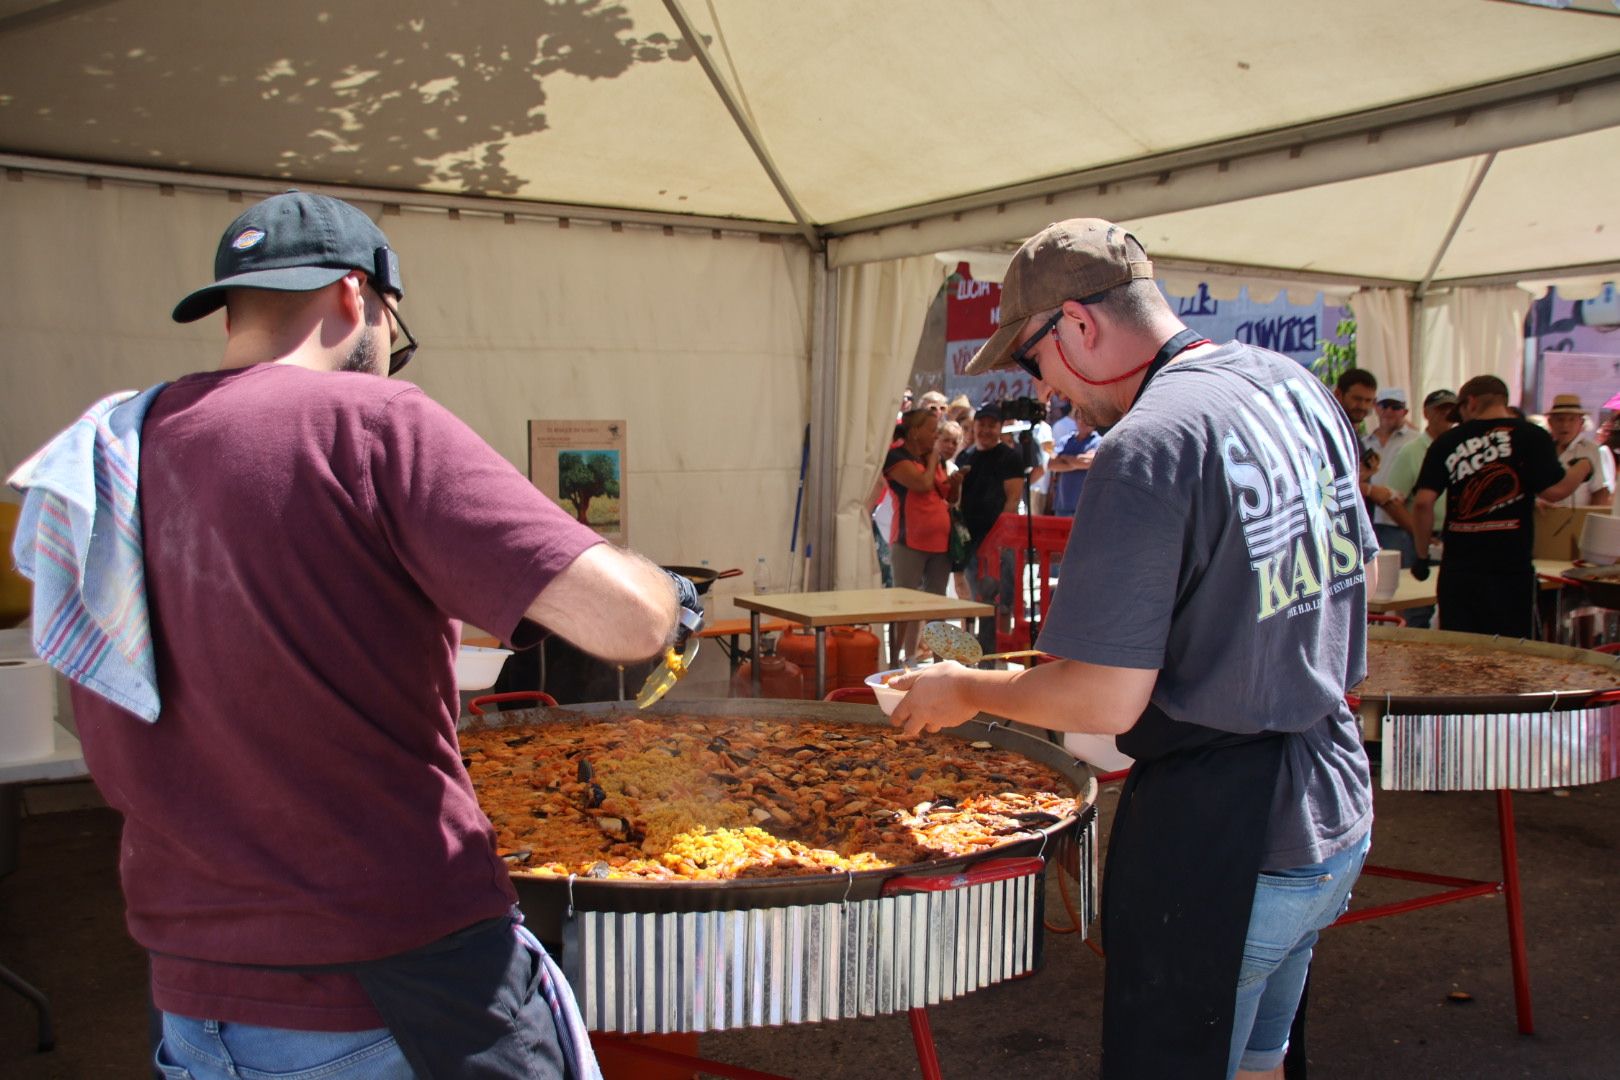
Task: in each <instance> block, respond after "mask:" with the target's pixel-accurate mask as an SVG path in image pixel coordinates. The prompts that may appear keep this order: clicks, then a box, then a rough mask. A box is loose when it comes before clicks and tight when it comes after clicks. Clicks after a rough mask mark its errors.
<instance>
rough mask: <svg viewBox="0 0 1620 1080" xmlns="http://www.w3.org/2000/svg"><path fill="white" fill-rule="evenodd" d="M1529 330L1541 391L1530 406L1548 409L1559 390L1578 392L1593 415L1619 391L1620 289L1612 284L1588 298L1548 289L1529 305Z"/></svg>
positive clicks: (1526, 330)
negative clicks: (1567, 297) (1560, 294)
mask: <svg viewBox="0 0 1620 1080" xmlns="http://www.w3.org/2000/svg"><path fill="white" fill-rule="evenodd" d="M1525 333H1526V336H1528V337H1530V338H1532V339H1534V341H1535V343H1536V350H1535V351H1536V358H1537V369H1538V370H1537V379H1536V382H1537V384H1538V392H1537V393H1536V395H1535V401H1534V405H1533V406H1527V407H1533V409H1534V411H1538V412H1545V411H1546V410H1547V409H1548V408H1549V407H1550V406H1551V405H1552V399H1553V396H1554V395H1555V394H1576V395H1578V396H1579V397H1580V399H1581V404H1582V405H1584V406H1585V407H1586V409H1587V412H1588V414H1589V415H1591V416H1593V417H1594V418H1595V417H1596V416H1597V413H1598V410H1600V409H1602V408H1603V407H1604V405H1605V404H1607V403H1608V402H1609V401H1610V400H1611V399H1612V398H1614V397H1615V395H1617V394H1620V293H1617V292H1616V290H1615V287H1614V285H1613V284H1612V283H1611V284H1609V285H1606V286H1604V289H1603V292H1602V293H1601V294H1600V295H1598V296H1596V297H1593V298H1592V299H1590V300H1565V299H1564V298H1562V297H1560V296H1559V295H1558V292H1557V290H1555V289H1549V290H1548V291H1547V295H1545V296H1543V297H1542V298H1541V299H1539V300H1537V301H1536V302H1535V303H1533V304H1531V305H1530V314H1529V315H1528V316H1526V318H1525ZM1526 396H1527V397H1528V396H1529V395H1526Z"/></svg>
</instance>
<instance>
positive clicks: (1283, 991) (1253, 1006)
mask: <svg viewBox="0 0 1620 1080" xmlns="http://www.w3.org/2000/svg"><path fill="white" fill-rule="evenodd" d="M1371 842H1372V834H1371V833H1370V832H1369V833H1368V834H1367V835H1366V836H1364V837H1362V838H1361V840H1360V841H1358V842H1357V843H1354V844H1351V845H1350V846H1349V847H1347V848H1345V849H1344V850H1343V851H1341V852H1339V853H1338V854H1336V855H1334V856H1333V857H1331V858H1329V859H1328V860H1327V861H1326V862H1320V863H1313V864H1311V865H1310V866H1297V867H1294V868H1292V869H1290V870H1278V871H1272V872H1267V873H1262V874H1261V875H1260V878H1259V881H1258V882H1257V884H1256V885H1255V890H1254V907H1253V909H1252V910H1251V912H1250V914H1249V936H1248V940H1247V941H1245V942H1244V943H1243V966H1242V967H1241V968H1240V969H1239V971H1238V988H1237V1009H1236V1011H1235V1013H1234V1014H1233V1019H1232V1050H1231V1056H1230V1057H1229V1058H1228V1060H1227V1064H1226V1075H1227V1077H1228V1078H1230V1077H1231V1076H1232V1075H1233V1074H1235V1073H1236V1072H1237V1070H1238V1069H1239V1068H1243V1069H1246V1070H1249V1071H1252V1072H1265V1071H1266V1070H1267V1069H1275V1068H1276V1067H1277V1066H1278V1065H1281V1064H1282V1060H1283V1057H1284V1056H1285V1055H1286V1054H1287V1053H1288V1031H1289V1029H1290V1028H1291V1027H1293V1024H1294V1012H1295V1011H1296V1010H1297V1009H1298V1008H1299V996H1300V994H1301V993H1302V992H1303V991H1304V989H1305V975H1306V973H1307V972H1309V971H1310V967H1311V951H1312V949H1313V948H1314V947H1315V945H1316V938H1317V936H1318V931H1320V930H1322V929H1323V928H1325V927H1327V926H1328V925H1330V924H1331V923H1332V922H1333V920H1335V919H1337V918H1338V917H1339V916H1340V915H1343V914H1344V912H1345V909H1347V908H1348V907H1349V906H1350V888H1351V886H1352V885H1354V884H1355V883H1356V878H1357V877H1359V876H1360V874H1361V864H1362V863H1363V862H1365V861H1366V859H1367V848H1368V846H1369V845H1370V844H1371Z"/></svg>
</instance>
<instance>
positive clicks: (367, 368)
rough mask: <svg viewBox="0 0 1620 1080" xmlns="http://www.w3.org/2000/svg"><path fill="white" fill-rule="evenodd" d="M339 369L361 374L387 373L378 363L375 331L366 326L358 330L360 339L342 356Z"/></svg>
mask: <svg viewBox="0 0 1620 1080" xmlns="http://www.w3.org/2000/svg"><path fill="white" fill-rule="evenodd" d="M338 370H339V371H357V372H359V373H360V374H362V375H385V374H387V372H386V371H384V370H383V369H382V368H381V367H380V366H379V363H378V356H377V331H376V330H375V329H373V328H372V327H371V326H369V325H368V326H366V327H365V328H364V329H362V330H361V331H360V340H358V341H356V342H355V343H354V348H352V349H350V350H349V355H348V356H346V357H344V358H343V365H342V366H341V367H339V368H338Z"/></svg>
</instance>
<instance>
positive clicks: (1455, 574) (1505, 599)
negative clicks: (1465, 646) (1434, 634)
mask: <svg viewBox="0 0 1620 1080" xmlns="http://www.w3.org/2000/svg"><path fill="white" fill-rule="evenodd" d="M1436 596H1438V598H1439V600H1440V628H1441V629H1442V630H1461V631H1464V632H1465V633H1470V634H1500V635H1501V636H1503V637H1511V638H1534V637H1535V636H1536V571H1535V568H1534V567H1526V568H1525V569H1523V570H1513V571H1509V572H1507V573H1501V572H1497V571H1489V570H1475V569H1472V568H1462V569H1459V568H1457V567H1454V566H1449V565H1442V566H1441V567H1440V580H1439V582H1438V583H1437V591H1436Z"/></svg>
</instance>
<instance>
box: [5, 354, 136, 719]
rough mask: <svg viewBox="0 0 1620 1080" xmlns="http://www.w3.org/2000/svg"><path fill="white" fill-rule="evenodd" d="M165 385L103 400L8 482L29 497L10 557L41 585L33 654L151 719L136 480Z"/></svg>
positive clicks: (36, 604)
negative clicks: (147, 426) (146, 427)
mask: <svg viewBox="0 0 1620 1080" xmlns="http://www.w3.org/2000/svg"><path fill="white" fill-rule="evenodd" d="M166 385H167V384H166V383H159V384H158V385H157V386H154V387H152V388H151V389H149V390H145V391H142V392H140V393H138V394H137V393H136V392H134V391H132V390H128V391H124V392H123V393H120V394H113V395H112V396H111V397H106V398H103V399H102V400H100V401H98V402H96V403H95V404H94V405H92V406H91V407H90V409H89V411H88V412H86V413H85V414H84V415H83V416H81V417H79V419H78V420H76V421H74V423H73V425H72V426H71V427H69V428H68V429H67V430H65V431H63V432H62V433H61V434H59V435H57V436H56V437H55V438H54V439H52V440H51V441H50V442H48V443H46V444H45V446H44V447H42V448H41V449H40V450H39V452H38V453H36V454H35V455H34V456H33V457H31V458H29V459H28V460H27V461H25V462H23V463H22V464H21V465H19V466H18V467H17V469H16V471H15V472H13V473H12V474H11V476H10V477H8V478H7V483H9V484H10V485H11V486H12V487H14V488H16V489H17V490H18V491H21V492H23V493H24V497H23V508H22V514H21V515H20V517H19V518H18V521H17V535H16V538H15V539H14V540H13V542H12V546H11V554H12V558H13V559H14V560H15V561H16V564H17V569H18V570H19V571H21V573H22V574H23V576H24V577H27V578H29V579H30V580H32V581H33V583H34V617H33V644H34V651H35V652H36V653H38V654H39V656H40V658H41V659H43V660H45V661H46V662H47V663H49V664H50V665H51V666H52V667H53V668H55V669H56V670H57V671H60V672H61V673H62V674H63V675H66V676H67V677H68V678H70V679H72V680H73V681H74V682H76V683H79V684H80V685H81V686H84V687H85V688H87V689H89V690H93V691H95V692H96V693H97V694H100V695H101V696H102V697H104V698H106V699H107V700H108V701H111V702H113V703H114V704H115V705H121V706H123V707H124V708H125V709H128V710H129V711H130V712H132V713H134V714H135V715H136V716H139V717H140V718H142V719H143V720H146V721H148V722H151V721H155V720H157V717H158V708H159V701H158V688H157V661H156V658H155V657H154V656H153V653H152V628H151V622H150V619H149V617H148V614H147V606H146V570H145V564H144V561H143V558H142V545H141V513H140V495H139V492H138V490H137V484H138V481H139V478H140V444H141V424H142V423H143V422H144V421H145V419H146V411H147V409H149V408H150V407H151V405H152V402H153V401H154V400H156V398H157V396H158V394H159V393H160V392H161V391H162V390H163V387H164V386H166Z"/></svg>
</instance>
